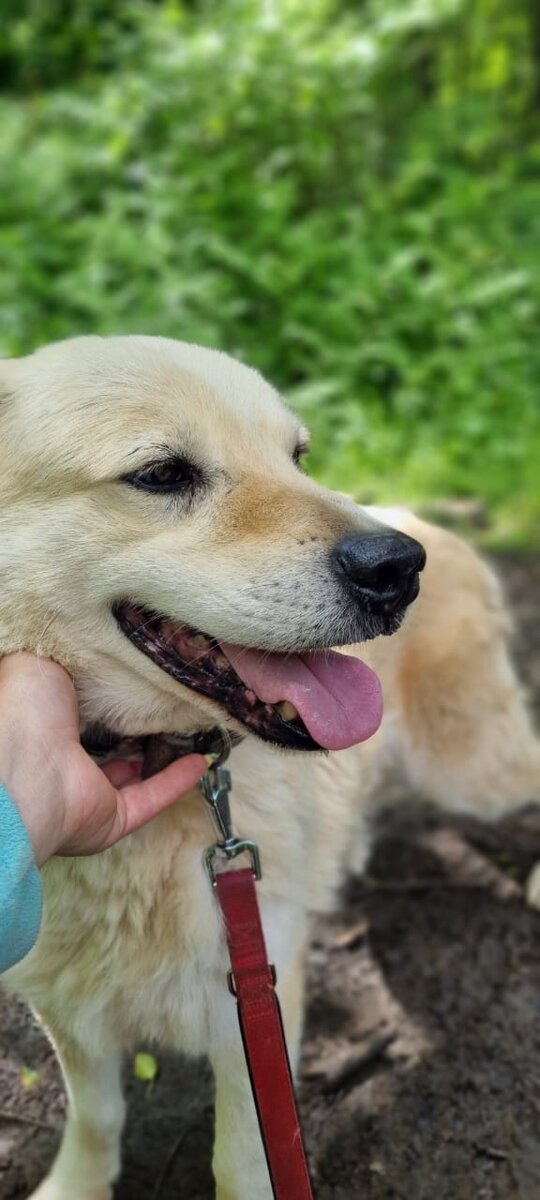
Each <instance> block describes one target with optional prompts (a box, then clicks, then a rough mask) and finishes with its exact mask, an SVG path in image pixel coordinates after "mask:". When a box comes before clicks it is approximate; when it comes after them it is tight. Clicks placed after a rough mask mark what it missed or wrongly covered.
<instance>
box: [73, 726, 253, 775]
mask: <svg viewBox="0 0 540 1200" xmlns="http://www.w3.org/2000/svg"><path fill="white" fill-rule="evenodd" d="M229 737H230V740H231V745H232V746H236V745H238V743H239V742H241V741H242V740H243V739H242V736H241V735H240V734H238V733H233V732H231V731H229ZM81 742H82V744H83V746H84V748H85V750H86V751H87V753H88V754H91V755H92V757H93V758H96V759H98V760H100V761H104V760H106V759H108V758H112V757H124V756H126V755H130V754H131V755H134V754H139V755H140V754H141V753H142V756H143V778H145V779H148V778H149V777H150V776H151V775H155V774H156V773H157V771H162V770H163V769H164V767H167V766H168V765H169V763H171V762H174V760H175V759H176V758H185V757H186V755H187V754H217V753H219V751H220V750H221V749H222V747H223V735H222V732H221V730H220V729H219V728H218V727H217V726H215V727H214V728H213V729H200V730H197V732H195V733H155V734H150V735H148V736H141V737H139V738H136V737H133V738H128V737H124V736H123V735H122V734H118V733H113V732H112V731H111V730H108V729H106V728H105V726H103V725H91V726H89V728H88V729H86V730H85V731H84V733H83V734H82V735H81Z"/></svg>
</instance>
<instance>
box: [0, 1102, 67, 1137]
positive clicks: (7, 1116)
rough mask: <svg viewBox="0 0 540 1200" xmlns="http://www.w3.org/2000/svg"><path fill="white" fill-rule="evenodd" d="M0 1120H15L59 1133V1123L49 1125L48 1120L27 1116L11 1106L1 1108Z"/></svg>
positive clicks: (17, 1122)
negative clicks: (10, 1107) (15, 1110)
mask: <svg viewBox="0 0 540 1200" xmlns="http://www.w3.org/2000/svg"><path fill="white" fill-rule="evenodd" d="M0 1120H3V1121H13V1122H14V1123H15V1124H16V1125H32V1126H34V1128H36V1129H46V1130H47V1132H48V1133H59V1132H60V1126H59V1125H49V1124H47V1122H46V1121H38V1119H37V1117H27V1116H25V1115H24V1114H23V1113H18V1112H12V1111H11V1110H10V1109H9V1108H0Z"/></svg>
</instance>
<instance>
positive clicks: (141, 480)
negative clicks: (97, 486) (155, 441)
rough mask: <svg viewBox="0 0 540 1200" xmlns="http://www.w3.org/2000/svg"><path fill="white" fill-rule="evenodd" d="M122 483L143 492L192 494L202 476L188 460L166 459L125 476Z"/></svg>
mask: <svg viewBox="0 0 540 1200" xmlns="http://www.w3.org/2000/svg"><path fill="white" fill-rule="evenodd" d="M122 482H123V483H130V484H131V486H132V487H136V488H140V489H141V490H142V491H143V492H163V493H167V492H168V493H171V492H191V491H193V490H194V488H195V487H196V486H197V484H199V483H200V482H201V474H200V471H199V470H198V469H197V467H195V466H194V465H193V463H191V462H189V460H188V459H186V458H166V459H163V460H162V461H161V462H156V463H151V464H149V466H147V467H143V468H142V469H141V470H140V471H133V472H132V474H130V475H123V476H122Z"/></svg>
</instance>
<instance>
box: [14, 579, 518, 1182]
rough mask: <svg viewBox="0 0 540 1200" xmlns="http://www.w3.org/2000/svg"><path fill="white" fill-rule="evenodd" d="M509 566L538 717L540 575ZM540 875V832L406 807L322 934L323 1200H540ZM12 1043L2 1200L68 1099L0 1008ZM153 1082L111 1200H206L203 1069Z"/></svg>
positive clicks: (311, 1040)
mask: <svg viewBox="0 0 540 1200" xmlns="http://www.w3.org/2000/svg"><path fill="white" fill-rule="evenodd" d="M499 566H500V569H501V571H502V573H503V576H504V578H505V580H506V584H507V590H508V594H509V596H510V599H511V602H512V604H513V608H514V611H515V613H516V617H517V621H518V636H517V639H516V653H517V655H518V658H519V660H520V664H521V667H522V673H523V676H524V678H525V681H526V684H527V686H528V687H529V689H530V692H531V699H532V702H533V704H535V706H536V708H537V711H538V709H539V708H540V622H538V618H537V614H538V610H539V601H540V563H539V562H538V561H536V560H533V559H531V558H527V557H525V556H521V555H519V556H517V555H512V556H505V557H504V558H502V559H500V560H499ZM471 847H475V849H472V848H471ZM536 859H540V817H538V816H535V815H533V816H531V817H530V819H529V820H527V819H523V820H514V821H511V822H508V821H507V822H504V823H502V824H501V825H500V826H498V827H497V828H496V829H492V828H490V829H488V830H486V829H485V828H482V827H481V826H479V825H476V824H475V823H474V822H472V821H470V820H468V821H457V820H454V821H452V822H450V821H448V820H445V819H443V818H436V819H435V818H434V817H433V815H432V814H430V813H429V812H427V811H424V812H423V813H422V812H419V811H418V810H417V809H413V808H412V807H411V808H409V807H408V806H405V807H404V808H402V809H400V812H399V815H396V814H389V815H388V817H387V818H386V819H385V820H384V821H382V822H381V832H380V838H379V841H378V844H377V848H376V851H375V854H374V856H373V861H372V863H371V865H370V870H369V882H368V883H367V884H366V883H363V884H362V885H360V884H358V883H356V884H354V885H351V887H350V888H349V891H348V894H347V896H346V897H345V898H344V901H343V905H342V907H341V909H340V911H339V912H338V913H336V914H335V915H334V916H333V917H332V918H330V919H328V920H322V921H319V922H318V923H317V926H316V928H315V930H314V939H313V944H312V949H311V956H310V989H309V995H310V998H311V999H310V1003H309V1009H308V1018H307V1026H306V1037H305V1044H304V1058H303V1068H302V1084H301V1100H302V1108H303V1113H304V1117H305V1123H306V1130H307V1137H308V1143H309V1149H310V1153H311V1156H312V1161H313V1164H314V1173H315V1177H316V1191H317V1196H318V1200H539V1197H540V915H537V914H536V913H532V912H530V911H528V910H527V909H526V908H525V907H524V906H523V904H522V902H521V900H520V898H519V896H518V895H517V894H515V893H517V892H518V891H519V885H520V882H521V881H522V880H523V879H524V878H525V876H526V873H527V871H528V869H529V867H530V865H531V864H532V863H533V862H534V861H535V860H536ZM0 1031H1V1032H0V1110H1V1111H0V1200H23V1197H26V1196H27V1195H28V1192H29V1191H30V1190H31V1189H32V1187H34V1186H35V1185H36V1184H37V1182H38V1181H39V1179H40V1178H41V1177H42V1175H43V1174H44V1172H45V1170H46V1168H47V1166H48V1164H49V1162H50V1160H51V1158H52V1156H53V1153H54V1149H55V1146H56V1144H57V1141H58V1137H59V1130H60V1128H61V1125H62V1119H63V1113H64V1096H63V1090H62V1085H61V1081H60V1077H59V1072H58V1068H57V1065H56V1062H55V1059H54V1055H53V1053H52V1051H51V1049H50V1047H49V1045H48V1043H47V1041H46V1039H45V1038H44V1036H43V1034H42V1033H41V1031H40V1030H39V1028H38V1027H37V1026H36V1024H35V1022H34V1021H33V1019H32V1017H31V1016H30V1015H29V1014H28V1013H27V1012H26V1011H25V1010H24V1008H23V1007H22V1006H21V1005H17V1004H14V1003H13V1002H12V1001H10V1002H7V1001H6V1000H3V1001H2V999H1V998H0ZM142 1049H148V1047H142ZM159 1066H160V1070H159V1074H158V1076H157V1078H156V1079H155V1080H154V1081H153V1082H152V1083H151V1084H148V1083H143V1082H140V1081H138V1080H136V1079H134V1078H133V1075H132V1072H131V1071H130V1070H127V1071H126V1081H127V1092H128V1097H129V1118H128V1123H127V1130H126V1135H125V1149H124V1170H123V1175H122V1180H121V1182H120V1184H119V1185H118V1188H117V1190H116V1192H115V1200H179V1198H180V1197H182V1198H184V1200H211V1198H212V1197H213V1194H214V1193H213V1186H212V1180H211V1172H210V1153H211V1143H212V1123H213V1117H212V1084H211V1079H210V1074H209V1071H208V1070H207V1068H206V1067H205V1065H204V1064H203V1065H201V1064H193V1063H190V1064H186V1063H185V1062H184V1061H182V1060H180V1059H178V1058H176V1057H174V1056H170V1057H167V1058H163V1057H160V1060H159ZM23 1067H26V1068H31V1069H32V1070H34V1071H36V1072H38V1075H39V1077H38V1079H37V1081H36V1082H34V1083H33V1085H32V1086H30V1087H28V1086H26V1087H25V1086H24V1084H23V1079H22V1077H21V1069H22V1068H23ZM27 1082H28V1080H27ZM9 1111H11V1112H16V1113H18V1114H20V1117H21V1119H20V1120H9V1119H8V1118H7V1116H6V1114H7V1113H8V1112H9ZM23 1118H24V1119H23ZM73 1200H77V1198H76V1197H73ZM291 1200H293V1198H292V1197H291Z"/></svg>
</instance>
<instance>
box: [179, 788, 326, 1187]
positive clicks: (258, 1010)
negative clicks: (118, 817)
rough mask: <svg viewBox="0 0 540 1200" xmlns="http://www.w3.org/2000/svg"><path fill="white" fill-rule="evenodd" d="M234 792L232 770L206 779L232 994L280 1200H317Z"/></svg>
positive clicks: (251, 849) (209, 862) (256, 866)
mask: <svg viewBox="0 0 540 1200" xmlns="http://www.w3.org/2000/svg"><path fill="white" fill-rule="evenodd" d="M230 786H231V777H230V774H229V772H228V771H227V770H225V768H224V767H222V766H220V765H217V764H216V766H214V767H211V768H210V769H209V771H208V772H207V773H206V775H205V776H204V778H203V780H202V781H201V790H202V793H203V796H204V797H205V800H206V802H207V804H208V805H209V807H210V811H211V814H212V817H213V820H214V823H215V825H216V827H217V829H218V833H219V837H220V841H219V842H218V844H217V845H216V846H211V847H210V849H209V850H208V851H207V853H206V866H207V869H208V872H209V875H210V879H211V880H212V883H213V885H214V886H215V888H216V891H217V895H218V900H219V903H220V907H221V911H222V913H223V917H224V921H225V930H226V934H227V943H228V947H229V954H230V958H231V967H232V970H231V971H230V973H229V990H230V991H231V992H232V994H233V996H235V998H236V1001H237V1004H238V1019H239V1022H240V1030H241V1033H242V1041H243V1043H244V1050H245V1055H246V1062H247V1067H248V1071H249V1076H250V1080H251V1087H252V1090H253V1098H254V1100H255V1106H256V1109H257V1116H258V1119H259V1127H260V1130H261V1137H262V1141H263V1146H264V1150H265V1154H266V1161H267V1163H268V1170H269V1172H270V1179H271V1182H272V1190H273V1193H274V1197H275V1200H313V1191H312V1188H311V1182H310V1178H309V1170H308V1165H307V1159H306V1152H305V1148H304V1141H303V1137H302V1130H301V1126H300V1118H299V1116H298V1109H297V1106H296V1098H295V1094H294V1085H293V1081H292V1075H291V1067H290V1063H289V1058H288V1054H287V1045H286V1042H285V1034H284V1031H283V1023H282V1020H281V1011H280V1007H279V1001H278V998H277V995H276V990H275V982H276V979H275V970H274V968H273V967H272V966H270V964H269V962H268V954H267V950H266V943H265V940H264V933H263V928H262V924H261V916H260V912H259V903H258V900H257V891H256V888H255V880H256V879H260V877H261V869H260V860H259V852H258V847H257V846H256V844H255V843H254V842H250V841H244V840H241V839H240V838H237V837H235V835H234V832H233V829H232V825H231V817H230V810H229V791H230ZM245 852H247V853H248V854H249V855H250V857H251V863H252V865H251V867H247V868H244V869H243V870H240V871H231V870H229V871H219V872H217V873H215V872H214V860H215V859H216V857H219V858H220V859H222V858H225V859H232V858H236V856H237V855H239V854H243V853H245Z"/></svg>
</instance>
